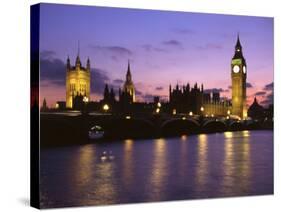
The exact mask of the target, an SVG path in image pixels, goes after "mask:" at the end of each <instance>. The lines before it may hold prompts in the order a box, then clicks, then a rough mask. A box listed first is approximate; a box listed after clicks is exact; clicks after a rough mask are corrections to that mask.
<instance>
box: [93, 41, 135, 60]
mask: <svg viewBox="0 0 281 212" xmlns="http://www.w3.org/2000/svg"><path fill="white" fill-rule="evenodd" d="M89 47H90V48H91V49H92V50H94V51H95V52H97V51H99V52H102V53H106V54H109V55H110V58H111V59H112V60H114V61H118V59H119V58H124V57H126V58H128V57H130V56H132V55H133V52H132V51H131V50H130V49H128V48H126V47H123V46H100V45H90V46H89Z"/></svg>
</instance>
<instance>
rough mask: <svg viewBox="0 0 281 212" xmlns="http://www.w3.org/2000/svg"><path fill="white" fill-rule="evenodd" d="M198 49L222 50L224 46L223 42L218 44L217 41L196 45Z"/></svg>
mask: <svg viewBox="0 0 281 212" xmlns="http://www.w3.org/2000/svg"><path fill="white" fill-rule="evenodd" d="M196 48H197V49H199V50H209V49H212V50H220V49H222V48H223V46H222V45H221V44H216V43H207V44H205V45H202V46H196Z"/></svg>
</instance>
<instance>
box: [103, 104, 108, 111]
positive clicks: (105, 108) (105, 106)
mask: <svg viewBox="0 0 281 212" xmlns="http://www.w3.org/2000/svg"><path fill="white" fill-rule="evenodd" d="M102 109H103V110H104V111H105V112H107V111H108V110H109V105H108V104H104V105H103V107H102Z"/></svg>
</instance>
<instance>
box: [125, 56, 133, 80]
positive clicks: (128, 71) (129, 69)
mask: <svg viewBox="0 0 281 212" xmlns="http://www.w3.org/2000/svg"><path fill="white" fill-rule="evenodd" d="M126 80H127V81H128V82H130V81H131V80H132V75H131V68H130V60H128V69H127V74H126Z"/></svg>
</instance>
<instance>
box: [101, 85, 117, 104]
mask: <svg viewBox="0 0 281 212" xmlns="http://www.w3.org/2000/svg"><path fill="white" fill-rule="evenodd" d="M101 103H102V104H103V105H104V104H108V105H109V106H110V108H113V107H115V104H116V99H115V92H114V90H113V88H111V89H110V90H109V87H108V84H105V87H104V92H103V99H102V100H101Z"/></svg>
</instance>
